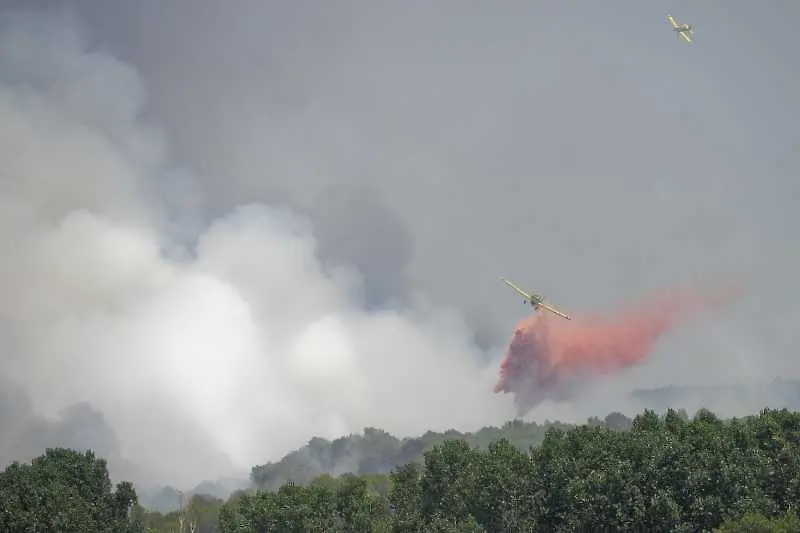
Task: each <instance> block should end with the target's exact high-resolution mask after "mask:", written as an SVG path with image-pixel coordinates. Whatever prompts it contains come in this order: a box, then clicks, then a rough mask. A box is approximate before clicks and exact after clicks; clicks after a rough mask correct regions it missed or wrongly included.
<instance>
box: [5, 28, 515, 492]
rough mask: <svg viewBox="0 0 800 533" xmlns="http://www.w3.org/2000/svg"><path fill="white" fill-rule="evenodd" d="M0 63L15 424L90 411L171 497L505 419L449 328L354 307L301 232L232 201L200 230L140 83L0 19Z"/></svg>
mask: <svg viewBox="0 0 800 533" xmlns="http://www.w3.org/2000/svg"><path fill="white" fill-rule="evenodd" d="M0 50H2V54H0V156H1V157H0V158H1V159H2V165H0V188H1V190H0V192H1V193H2V194H1V195H0V255H2V257H3V261H2V264H0V322H2V333H3V335H2V337H0V342H2V354H3V356H2V359H0V371H2V372H3V374H4V375H5V376H7V378H8V379H9V380H12V381H14V382H16V383H17V384H22V385H24V387H25V389H26V391H27V393H28V394H30V395H31V397H32V407H31V409H34V410H36V411H37V412H40V413H43V414H46V415H52V414H54V413H57V412H58V411H59V410H60V409H61V408H63V407H64V406H66V405H71V404H73V403H75V402H89V403H90V404H91V405H92V406H93V408H95V409H99V410H100V411H102V413H103V415H104V416H105V417H106V419H107V420H108V422H109V423H110V424H111V425H112V426H113V427H114V430H115V431H116V438H117V439H118V441H119V449H120V453H121V454H122V455H123V456H125V457H126V458H128V459H130V460H132V461H134V462H136V463H138V464H140V465H144V466H146V468H147V471H148V472H150V473H151V474H152V476H154V477H155V479H157V480H159V481H162V482H166V483H173V484H177V485H183V486H187V485H192V484H194V483H197V482H199V481H201V480H203V479H208V478H214V477H216V476H220V475H229V474H232V473H233V472H234V471H245V472H246V471H247V470H249V468H250V467H251V466H253V465H255V464H259V463H263V462H265V461H267V460H270V459H278V458H279V457H281V456H282V455H283V454H285V453H286V452H288V451H289V450H291V449H293V448H295V447H298V446H300V445H302V444H303V443H304V442H305V441H307V440H308V439H309V438H310V437H312V436H313V435H320V436H327V437H333V436H338V435H341V434H343V433H347V432H350V431H359V430H360V429H362V428H363V427H365V426H370V425H374V426H380V427H382V428H385V429H387V430H388V431H391V432H395V433H398V434H414V433H420V432H423V431H425V430H426V429H429V428H434V429H435V428H440V429H441V428H448V427H459V426H463V425H468V426H471V427H476V426H480V425H483V424H486V423H489V422H497V421H499V420H502V418H503V417H504V416H505V415H507V414H508V413H509V410H510V408H511V406H510V404H507V403H505V402H503V401H501V399H499V398H497V397H493V396H492V395H491V392H490V389H491V380H492V376H491V373H490V371H488V370H485V369H484V368H483V367H482V366H481V365H480V364H479V363H478V362H477V361H479V360H480V353H479V350H478V348H476V347H475V346H474V344H473V343H472V341H471V336H470V334H469V331H468V328H467V327H466V326H465V324H464V322H463V320H462V319H461V318H460V316H459V315H458V314H457V313H455V312H454V311H451V310H448V309H443V308H437V309H434V308H431V307H430V306H427V305H425V303H424V302H419V303H417V304H415V305H414V306H413V307H412V308H408V309H405V310H395V311H385V310H384V311H375V312H367V311H364V305H363V304H364V301H363V288H362V287H363V284H362V281H361V279H360V276H359V273H358V272H357V271H356V270H353V269H350V268H347V267H346V266H336V265H335V264H329V263H330V262H328V263H327V264H323V263H322V262H320V260H319V259H318V254H317V245H316V242H315V238H314V232H313V228H312V226H311V224H310V222H308V221H307V220H306V219H304V218H302V217H300V216H298V215H297V214H295V213H293V212H291V211H289V210H286V209H282V208H274V207H269V206H266V205H260V204H252V205H242V206H239V207H238V208H237V209H235V210H234V211H232V212H229V213H227V214H224V215H223V216H221V217H219V218H217V219H216V220H213V221H212V222H211V223H210V224H208V225H205V226H204V227H201V228H200V229H199V230H197V231H195V225H196V224H197V222H196V221H197V220H198V218H195V217H193V216H192V210H193V208H192V205H195V206H196V205H199V203H201V200H202V198H201V196H200V195H199V193H198V192H197V191H195V190H193V189H192V188H191V186H190V185H191V183H192V179H191V176H189V179H186V177H187V176H188V173H186V172H184V171H181V169H179V168H177V167H176V166H175V164H174V162H173V161H171V159H170V157H169V150H168V146H167V144H166V143H165V142H164V139H163V138H162V136H161V135H160V134H159V133H158V130H157V128H155V127H153V126H151V125H149V124H147V123H146V122H145V121H144V120H143V118H142V113H143V110H144V109H145V106H146V89H145V87H144V85H143V83H142V81H141V80H140V78H139V76H138V74H137V72H136V71H135V70H134V69H133V68H131V67H130V66H129V65H126V64H124V63H122V62H120V61H118V60H115V59H114V58H113V57H111V56H109V55H105V54H102V53H98V52H94V51H91V50H89V49H88V48H87V46H86V43H85V41H84V40H83V39H82V36H81V34H80V33H79V32H78V31H76V29H75V25H74V24H72V21H71V20H70V19H67V18H65V17H61V16H49V15H48V16H45V15H42V14H19V13H17V14H12V15H9V14H4V17H3V18H2V27H0ZM178 178H180V179H178ZM287 179H291V176H287ZM187 184H188V185H187ZM177 192H180V193H181V194H182V195H189V198H190V199H191V201H189V202H182V203H181V202H179V200H182V199H183V198H184V197H185V196H176V193H177ZM179 204H180V205H181V208H182V209H183V210H184V211H178V210H177V209H176V208H175V206H176V205H179ZM176 235H177V236H181V238H180V239H178V238H176ZM398 235H399V237H401V238H402V237H403V236H402V234H401V233H398ZM190 244H191V245H190ZM400 244H404V243H400ZM476 391H485V392H484V393H481V392H478V393H476ZM150 480H153V477H151V478H150Z"/></svg>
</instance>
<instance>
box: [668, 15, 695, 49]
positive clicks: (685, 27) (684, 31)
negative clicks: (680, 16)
mask: <svg viewBox="0 0 800 533" xmlns="http://www.w3.org/2000/svg"><path fill="white" fill-rule="evenodd" d="M667 18H668V19H669V21H670V22H671V23H672V31H676V32H678V39H680V38H681V37H683V38H684V39H686V42H687V43H690V42H692V38H691V37H690V36H691V35H692V31H693V30H692V26H691V24H678V23H677V22H675V19H674V18H672V15H669V14H668V15H667Z"/></svg>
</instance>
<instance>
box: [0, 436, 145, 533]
mask: <svg viewBox="0 0 800 533" xmlns="http://www.w3.org/2000/svg"><path fill="white" fill-rule="evenodd" d="M0 501H2V502H3V506H2V508H1V509H0V531H7V532H9V533H22V532H36V531H59V532H61V533H73V532H74V533H95V532H97V533H112V532H114V533H118V532H123V533H124V532H134V531H136V530H137V529H140V528H141V527H142V524H141V522H140V521H139V520H137V518H140V515H139V516H137V515H136V514H135V513H134V509H135V506H136V504H137V498H136V492H135V491H134V489H133V486H132V485H131V483H129V482H127V481H123V482H121V483H119V484H118V485H117V487H116V491H113V490H112V484H111V481H110V478H109V475H108V468H107V466H106V461H105V460H104V459H98V458H96V457H95V456H94V453H92V452H91V451H87V452H85V453H80V452H77V451H74V450H69V449H65V448H51V449H47V450H46V451H45V453H44V455H42V456H40V457H37V458H35V459H34V460H33V461H32V462H31V463H30V464H20V463H17V462H15V463H13V464H11V465H10V466H9V467H8V468H6V470H5V471H4V472H3V473H2V474H0Z"/></svg>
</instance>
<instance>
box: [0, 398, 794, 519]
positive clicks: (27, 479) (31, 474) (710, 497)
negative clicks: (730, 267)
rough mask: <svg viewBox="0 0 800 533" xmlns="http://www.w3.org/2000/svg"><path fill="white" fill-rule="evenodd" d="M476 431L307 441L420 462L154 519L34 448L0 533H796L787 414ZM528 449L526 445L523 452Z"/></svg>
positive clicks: (66, 460)
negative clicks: (415, 439) (40, 532)
mask: <svg viewBox="0 0 800 533" xmlns="http://www.w3.org/2000/svg"><path fill="white" fill-rule="evenodd" d="M535 428H538V430H537V431H538V432H537V431H534V429H535ZM482 431H483V433H482V432H477V433H475V434H466V435H462V434H457V433H449V434H447V433H445V434H438V436H437V434H433V433H429V434H427V438H428V441H427V444H430V448H429V449H427V450H424V451H421V452H415V453H411V452H410V451H408V450H407V451H406V455H405V456H403V455H402V454H401V455H398V453H399V452H398V450H402V449H403V447H404V446H409V445H408V442H410V441H409V440H405V441H398V440H397V439H394V438H393V437H391V436H390V435H388V434H386V433H385V432H381V431H379V430H375V429H371V430H369V431H365V433H364V435H360V436H358V438H354V437H350V441H347V440H345V441H342V442H341V443H340V444H338V445H335V444H334V443H336V442H337V441H333V442H327V441H323V440H322V439H317V440H313V441H312V442H311V443H310V444H309V448H314V447H315V446H316V448H314V449H316V450H317V451H318V453H317V456H315V458H317V459H326V458H327V459H331V457H333V456H332V455H331V454H332V453H333V452H332V451H331V450H333V449H335V448H336V446H339V447H341V446H344V445H345V444H344V443H345V442H352V443H361V444H360V445H361V446H362V448H361V450H360V452H359V453H361V457H362V458H364V459H365V460H366V462H364V463H363V464H365V465H369V464H371V465H374V464H376V463H374V462H372V463H371V462H370V461H377V462H378V463H380V467H381V468H382V469H385V468H387V465H388V464H389V463H391V462H392V461H397V460H398V457H407V458H412V457H417V455H416V454H417V453H421V460H420V461H415V460H411V461H409V462H407V463H405V464H401V465H396V466H393V467H391V468H390V469H389V470H388V471H387V472H385V473H374V472H373V473H368V472H366V471H367V470H369V468H368V467H364V468H363V470H365V471H364V472H362V473H361V474H357V473H346V474H344V475H341V476H335V475H329V474H323V475H320V476H316V477H314V478H313V479H311V480H310V481H309V482H308V483H294V482H291V481H290V482H286V483H284V484H282V485H280V486H279V487H277V488H276V490H264V489H262V488H257V487H254V488H253V489H252V490H247V491H240V492H238V493H235V494H234V495H232V496H231V497H230V498H229V499H228V500H227V501H223V500H220V499H216V498H212V497H207V496H201V495H194V496H193V497H192V498H190V499H188V501H187V502H186V504H185V505H184V506H183V507H182V508H181V509H179V510H176V511H174V512H172V513H168V514H166V515H165V514H162V513H158V512H149V511H147V510H145V509H143V508H142V507H141V506H140V505H139V504H138V500H137V497H136V493H135V490H134V488H133V486H132V485H131V484H129V483H127V482H122V483H120V484H118V485H117V486H116V488H115V489H114V488H113V487H112V486H111V483H110V481H109V479H108V472H107V469H106V466H105V461H104V460H103V459H99V458H96V457H95V456H94V455H93V453H92V452H78V451H75V450H69V449H64V448H59V449H48V450H47V451H46V452H45V454H44V455H43V456H41V457H38V458H36V459H34V460H33V461H32V462H31V463H30V464H19V463H14V464H12V465H10V466H9V467H8V468H7V469H6V470H5V471H4V472H3V473H2V474H0V498H2V501H3V502H4V504H5V505H4V507H3V509H2V512H1V513H0V529H2V530H3V531H10V532H16V531H20V532H22V531H33V530H34V528H40V529H41V528H44V529H47V530H57V531H64V532H71V531H76V532H77V531H81V532H92V531H97V532H111V531H123V532H137V533H140V532H145V531H149V532H167V531H181V530H183V531H191V527H190V526H193V527H194V530H195V531H203V532H204V533H205V532H220V533H228V532H231V533H232V532H234V531H236V532H239V533H246V532H264V531H281V532H295V531H296V532H323V531H331V532H350V531H367V532H369V531H373V532H382V531H386V532H390V531H391V532H412V531H441V532H500V531H514V530H516V531H520V530H522V531H554V532H568V531H631V532H633V531H652V532H659V531H663V532H667V531H670V532H672V531H686V532H688V531H717V532H728V533H733V532H744V531H750V532H758V531H765V532H778V531H782V532H800V525H799V524H798V517H797V515H796V509H797V502H798V501H800V481H798V480H800V413H796V412H790V411H788V410H786V409H781V410H768V409H765V410H763V411H762V412H761V413H759V415H757V416H751V417H745V418H734V419H731V420H723V419H721V418H719V417H718V416H716V415H715V414H714V413H712V412H710V411H707V410H700V411H699V412H698V413H697V414H695V416H694V417H693V418H691V419H690V418H689V417H688V416H687V415H686V413H685V412H678V411H673V410H669V411H667V413H666V414H665V415H663V416H659V415H657V414H656V413H655V412H654V411H645V412H643V413H641V414H639V415H638V416H636V417H635V418H634V419H632V420H631V419H627V418H625V417H622V416H621V415H618V414H612V415H609V416H608V417H606V418H605V420H603V421H601V420H599V419H593V420H590V421H589V423H587V424H583V425H580V426H575V427H559V426H558V425H556V424H549V425H547V424H545V425H544V426H536V425H533V424H527V423H524V422H520V421H515V422H511V423H509V424H507V425H506V426H504V427H503V428H494V429H491V428H485V430H482ZM539 436H541V439H540V442H539V443H538V445H530V446H528V445H526V444H525V443H526V442H527V440H536V439H538V438H539ZM495 437H496V438H495ZM422 438H423V439H424V438H426V436H423V437H422ZM515 439H516V440H515ZM366 443H372V444H371V445H368V444H366ZM427 444H426V445H427ZM420 445H421V444H420V443H417V444H416V445H415V446H417V447H419V446H420ZM345 447H346V446H345ZM328 449H330V450H328ZM350 449H356V448H355V447H352V446H351V448H350ZM326 450H328V451H326ZM377 450H385V452H386V456H381V454H380V452H378V451H377ZM367 451H369V453H366V452H367ZM323 466H324V465H323ZM255 471H257V469H254V472H255ZM198 527H199V529H198Z"/></svg>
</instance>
